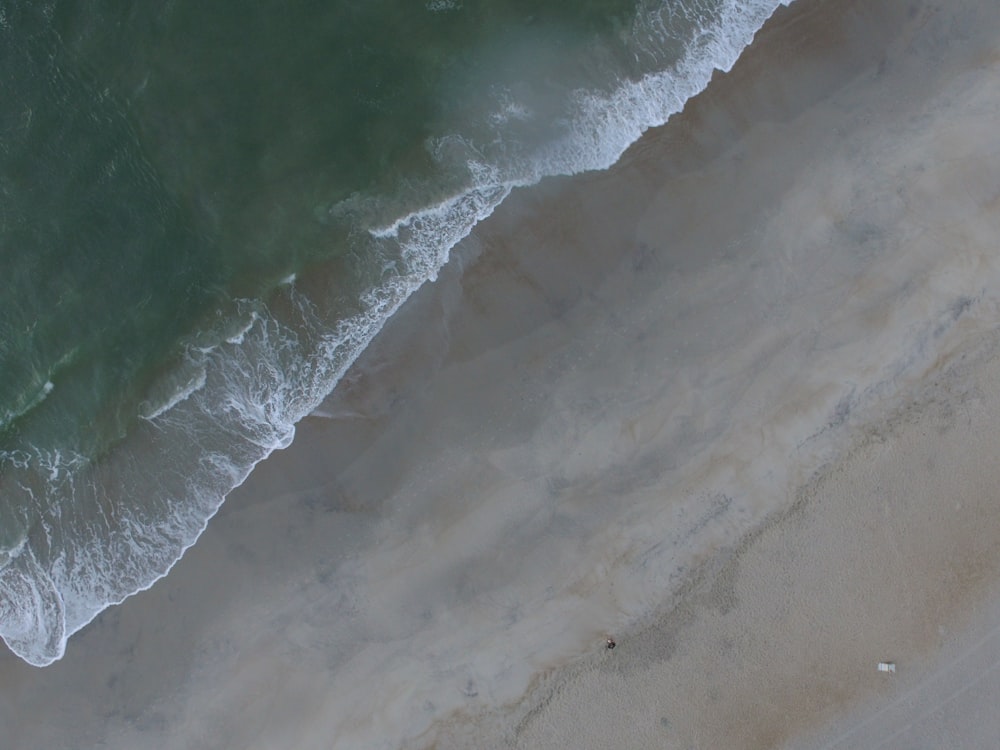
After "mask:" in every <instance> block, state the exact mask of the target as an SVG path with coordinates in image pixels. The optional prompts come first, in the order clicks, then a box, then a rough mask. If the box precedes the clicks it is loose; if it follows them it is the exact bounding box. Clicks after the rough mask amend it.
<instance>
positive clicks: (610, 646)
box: [607, 635, 618, 651]
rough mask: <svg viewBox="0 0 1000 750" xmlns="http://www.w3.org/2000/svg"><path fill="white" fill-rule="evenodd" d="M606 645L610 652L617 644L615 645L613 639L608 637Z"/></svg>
mask: <svg viewBox="0 0 1000 750" xmlns="http://www.w3.org/2000/svg"><path fill="white" fill-rule="evenodd" d="M607 644H608V650H609V651H610V650H611V649H613V648H614V647H615V646H617V645H618V644H617V643H615V639H614V638H612V637H611V636H610V635H609V636H608V640H607Z"/></svg>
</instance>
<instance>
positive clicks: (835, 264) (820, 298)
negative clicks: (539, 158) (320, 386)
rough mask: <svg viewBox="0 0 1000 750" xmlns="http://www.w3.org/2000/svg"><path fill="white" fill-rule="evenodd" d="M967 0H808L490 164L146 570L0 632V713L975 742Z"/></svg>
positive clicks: (76, 718)
mask: <svg viewBox="0 0 1000 750" xmlns="http://www.w3.org/2000/svg"><path fill="white" fill-rule="evenodd" d="M994 6H995V3H992V2H991V1H990V0H955V2H949V3H947V4H941V5H940V6H938V5H937V4H935V3H932V2H925V1H923V0H908V1H906V2H904V1H902V0H886V1H885V2H878V3H871V2H864V1H862V0H799V1H798V2H797V3H795V4H794V5H793V6H792V7H791V8H790V9H788V10H783V11H781V12H779V14H777V16H776V17H775V19H773V20H772V22H771V23H769V24H768V26H767V27H765V29H764V30H763V31H762V33H761V34H760V36H759V38H758V40H757V41H756V42H755V44H754V45H753V47H752V48H751V49H750V50H748V52H747V53H746V54H745V55H744V57H743V58H741V60H740V62H739V63H738V64H737V66H736V67H735V68H734V70H733V71H732V72H731V73H730V74H728V75H725V76H722V75H720V76H718V77H717V79H716V80H715V81H713V83H712V85H711V86H710V87H709V89H708V90H707V91H706V92H705V93H704V94H703V95H702V96H700V97H698V98H697V99H696V100H694V101H692V102H691V103H689V106H688V107H687V108H686V110H685V112H684V114H683V115H682V116H680V117H677V118H675V119H674V120H672V121H671V122H670V123H668V125H667V126H666V127H664V128H662V129H660V130H658V131H656V132H652V133H650V134H648V135H647V137H645V138H644V139H643V140H642V141H641V142H640V143H639V144H637V145H636V146H635V147H634V148H633V149H631V150H630V151H629V153H628V154H626V156H625V157H624V158H623V160H622V162H621V163H620V164H619V165H618V166H616V167H615V168H614V169H612V170H609V171H608V172H606V173H601V174H594V175H587V176H582V177H579V178H574V179H571V180H552V181H548V182H546V183H544V184H542V185H540V186H537V187H536V188H533V189H531V190H526V191H520V192H518V193H516V194H515V195H513V196H512V197H511V198H510V199H509V200H508V202H507V203H505V204H504V206H503V207H502V208H501V210H500V211H498V212H497V214H496V215H494V216H493V217H491V219H490V220H488V221H486V222H485V223H484V224H483V225H482V226H481V227H479V228H478V229H477V230H476V232H475V233H474V234H473V235H472V236H471V237H470V238H469V239H468V240H467V241H466V242H464V243H463V244H462V245H461V246H460V247H459V248H458V249H457V250H456V252H455V254H454V257H453V261H452V262H451V263H450V264H449V266H448V267H447V268H446V269H445V271H444V272H443V273H442V274H441V277H440V279H439V280H438V281H437V282H436V283H435V284H432V285H428V286H427V287H425V288H424V289H423V290H421V291H420V292H419V293H418V294H417V295H415V296H414V298H413V299H412V300H411V301H410V302H408V303H407V305H406V306H405V307H404V309H403V310H401V311H400V313H399V314H398V315H397V316H396V317H395V318H394V319H393V321H391V323H390V325H389V326H387V328H386V330H385V331H384V332H383V335H381V336H380V337H379V338H378V339H377V341H376V342H375V343H374V344H373V345H372V347H371V348H370V349H369V350H368V351H367V352H366V353H365V355H364V357H363V358H362V360H361V361H359V362H358V364H357V366H356V367H355V368H354V369H353V370H352V372H351V373H350V374H349V376H348V378H347V379H346V380H345V382H344V383H342V387H340V388H338V390H337V392H336V393H335V394H334V395H333V396H332V397H331V398H330V399H328V401H327V403H326V404H324V406H323V407H322V408H321V409H320V410H318V412H317V414H316V416H314V417H312V418H310V419H308V420H305V421H304V422H303V423H302V424H301V425H300V429H299V434H298V437H297V439H296V441H295V443H294V444H293V446H292V447H291V448H290V449H288V450H287V451H284V452H282V453H280V454H276V455H275V456H273V457H272V458H271V459H269V460H268V461H267V462H265V463H264V464H262V465H261V466H260V467H259V468H258V470H257V471H256V472H255V473H254V474H253V476H252V477H251V478H250V480H248V482H247V483H246V484H245V485H244V486H243V487H242V488H240V489H239V490H238V491H236V492H234V493H233V495H232V497H231V498H230V499H229V500H228V501H227V504H226V506H225V507H224V509H223V511H222V512H221V513H220V514H219V516H218V517H217V518H216V519H214V520H213V522H212V523H211V524H210V526H209V528H208V530H207V531H206V533H205V535H204V536H203V537H202V539H201V540H200V541H199V543H198V544H197V545H196V546H195V547H194V548H193V549H192V550H191V551H190V552H189V553H188V554H187V556H186V557H185V558H184V559H183V560H182V561H181V562H180V563H179V564H178V565H177V566H176V568H175V569H174V571H173V572H172V573H171V575H170V576H168V577H167V578H166V579H165V580H164V581H162V582H161V583H159V584H157V585H156V586H155V587H154V588H153V589H151V590H150V591H148V592H144V593H143V594H140V595H138V596H135V597H133V598H131V599H129V600H128V601H126V602H125V603H124V604H123V605H122V606H120V607H117V608H114V609H112V610H109V611H108V612H106V613H104V614H103V615H102V616H101V617H100V618H99V619H98V620H97V621H95V622H94V623H93V624H92V625H91V626H89V627H88V628H86V629H85V630H84V631H83V632H82V633H80V634H79V635H78V636H76V637H75V638H74V639H73V640H72V641H71V642H70V644H69V647H68V650H67V655H66V657H65V658H64V659H63V660H62V661H61V662H59V663H57V664H55V665H54V666H52V667H49V668H47V669H44V670H37V669H33V668H31V667H28V666H26V665H24V664H23V663H22V662H20V661H18V660H17V659H16V658H14V657H13V656H10V655H4V656H3V657H0V689H2V691H3V700H2V701H0V726H2V728H3V737H4V746H10V747H16V748H19V749H20V748H24V749H26V750H33V749H35V748H38V750H42V749H43V748H44V749H45V750H58V749H59V748H90V747H102V748H122V749H125V748H128V749H129V750H142V749H143V748H193V747H197V748H248V749H249V748H255V749H256V748H260V749H263V748H309V749H311V748H396V747H408V748H421V747H430V746H432V745H433V746H437V747H439V748H451V747H461V748H469V747H475V748H489V747H521V748H545V747H559V748H563V747H573V748H609V747H623V748H624V747H627V748H645V747H649V748H653V747H655V748H713V749H714V748H771V747H808V748H826V747H829V748H847V747H859V748H862V747H863V748H873V747H885V748H890V747H900V748H904V747H905V748H913V747H923V746H926V747H942V746H947V747H988V746H992V744H995V743H993V739H994V738H995V737H997V736H1000V726H998V719H997V717H996V714H995V712H994V711H992V710H990V709H991V705H992V704H994V703H995V701H996V699H997V697H998V696H1000V680H998V678H997V676H996V673H994V672H993V671H991V670H992V668H993V666H994V665H995V664H996V663H1000V634H994V628H996V627H997V626H998V624H1000V504H998V503H997V502H996V501H997V491H996V489H995V488H996V487H998V486H1000V484H998V482H997V479H1000V476H997V475H998V474H1000V463H998V462H997V461H995V460H994V456H995V454H996V450H997V446H998V441H997V440H996V439H995V438H994V436H993V434H992V429H991V428H992V426H993V425H995V424H998V419H1000V342H998V340H997V336H996V334H995V329H996V324H997V322H998V320H1000V304H998V303H1000V259H998V253H997V243H998V240H997V238H998V237H1000V210H998V208H1000V206H998V201H1000V136H998V135H997V129H996V122H997V121H998V109H1000V75H998V73H1000V23H998V22H1000V8H996V7H994ZM608 633H613V634H614V635H615V636H616V637H617V639H618V644H619V645H618V648H616V649H615V650H614V651H607V650H605V649H603V648H602V645H603V641H604V637H605V635H606V634H608ZM880 659H891V660H894V661H896V662H897V663H898V664H899V672H897V674H896V675H894V676H892V677H888V676H886V675H882V674H879V673H877V672H876V670H875V664H876V663H877V661H879V660H880ZM991 702H992V703H991ZM880 743H881V744H880ZM921 743H923V744H921Z"/></svg>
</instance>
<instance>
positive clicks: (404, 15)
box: [0, 0, 777, 665]
mask: <svg viewBox="0 0 1000 750" xmlns="http://www.w3.org/2000/svg"><path fill="white" fill-rule="evenodd" d="M776 5H777V1H776V0H690V1H685V2H681V1H680V0H579V2H575V3H566V2H563V1H562V0H532V1H529V0H480V1H479V2H472V1H471V0H329V1H327V2H307V1H306V0H294V1H292V2H288V1H287V0H285V1H283V2H277V0H261V2H254V3H240V4H233V3H212V2H201V1H195V0H164V1H162V2H155V1H154V2H141V3H140V2H127V1H120V2H112V1H111V0H90V1H87V0H76V1H74V2H56V1H54V0H53V1H50V2H34V1H33V2H22V1H20V0H0V70H2V71H3V73H2V75H0V261H2V268H3V274H2V275H0V635H2V636H3V638H4V639H5V641H6V642H7V643H8V645H10V646H11V647H12V648H13V649H14V650H15V652H16V653H18V654H19V655H21V656H22V657H23V658H25V659H27V660H28V661H29V662H31V663H33V664H39V665H42V664H47V663H49V662H51V661H52V660H54V659H56V658H59V656H61V654H62V652H63V649H64V648H65V642H66V638H67V637H68V636H69V635H71V634H72V633H73V632H75V631H76V630H78V629H79V628H80V627H82V625H84V624H86V623H87V622H89V620H90V619H92V618H93V617H94V616H95V614H96V613H98V612H99V611H101V610H102V609H103V608H104V607H106V606H108V605H109V604H112V603H114V602H117V601H120V600H121V599H122V598H124V597H125V596H128V595H130V594H131V593H134V592H135V591H137V590H140V589H142V588H145V587H147V586H148V585H150V584H151V583H152V582H153V581H155V580H156V579H157V578H158V577H160V576H162V575H164V574H165V573H166V572H167V571H168V570H169V568H170V566H171V565H172V564H173V563H174V562H175V561H176V560H177V559H178V557H179V556H180V555H181V554H182V553H183V551H184V549H186V548H187V547H188V546H190V544H192V543H193V542H194V541H195V539H197V537H198V535H199V534H200V533H201V530H202V529H203V528H204V524H205V523H206V522H207V520H208V519H209V518H210V517H211V515H212V514H213V513H214V512H215V510H216V509H217V508H218V506H219V504H220V503H221V502H222V499H223V498H224V497H225V494H226V493H227V492H228V491H229V490H230V489H231V488H232V487H233V486H235V485H237V484H239V482H241V481H242V480H243V479H244V478H245V476H246V475H247V473H248V472H249V471H250V470H251V469H252V468H253V466H254V464H256V463H257V462H258V461H260V460H261V459H262V458H264V457H265V456H266V455H267V454H268V453H269V452H270V451H271V450H273V449H275V448H276V447H280V446H282V445H285V444H287V442H288V441H289V440H290V439H291V437H292V435H293V433H294V424H295V422H296V421H298V420H299V419H301V418H302V417H303V416H304V415H305V414H307V413H308V412H309V410H310V409H312V408H314V407H315V405H316V404H317V403H318V402H319V400H321V399H322V398H323V397H324V396H325V395H326V394H327V393H328V392H329V390H330V389H331V388H333V387H334V385H335V384H336V381H337V379H338V378H339V377H340V375H341V374H342V373H343V371H344V369H345V368H346V367H347V366H348V365H349V364H350V362H351V361H353V359H354V358H355V357H356V356H357V354H358V352H359V351H360V350H361V349H362V348H363V347H364V346H365V345H366V344H367V342H368V341H369V340H370V339H371V337H372V336H373V335H374V334H375V333H376V332H377V330H378V328H379V327H380V326H381V324H382V323H383V322H384V320H385V319H386V318H387V317H388V316H389V315H391V314H392V312H393V311H394V310H395V309H396V308H397V307H398V306H399V305H400V304H401V303H402V302H403V301H404V300H405V298H406V297H407V296H408V295H409V294H410V293H412V291H413V290H414V289H415V288H417V287H418V286H419V285H420V284H421V283H423V282H424V281H425V280H426V279H428V278H432V277H433V276H434V275H435V274H436V272H437V270H438V269H439V268H440V266H441V265H442V264H443V263H444V262H445V261H446V259H447V254H448V251H449V249H450V248H451V247H452V246H453V245H454V244H455V242H457V241H458V240H459V239H461V237H462V236H464V235H465V234H466V233H467V232H468V231H469V229H470V228H471V227H472V226H473V225H474V224H475V222H476V221H478V220H480V219H481V218H483V217H485V216H487V215H488V214H489V213H490V212H491V211H492V210H493V208H495V206H496V205H497V204H498V203H499V202H500V201H502V200H503V198H504V197H505V196H506V195H507V193H509V191H510V190H511V189H513V188H514V187H517V186H521V185H531V184H533V183H534V182H537V181H538V180H539V179H542V178H543V177H545V176H546V175H551V174H571V173H574V172H578V171H582V170H586V169H595V168H604V167H607V166H608V165H610V164H611V163H612V162H613V161H614V160H615V159H616V158H617V156H618V155H619V154H620V153H621V151H622V150H623V149H624V148H625V147H627V146H628V144H629V143H631V142H632V141H634V140H635V138H636V137H638V135H639V133H641V132H642V130H643V129H645V128H646V127H649V126H650V125H656V124H660V123H662V122H663V121H664V120H665V119H666V117H668V116H669V114H670V113H672V112H674V111H677V110H678V109H679V108H680V106H682V105H683V102H684V100H685V99H686V98H687V97H688V96H690V95H692V94H693V93H696V92H697V91H698V90H700V88H701V87H703V86H704V85H705V82H707V79H708V75H710V73H711V70H712V69H713V67H715V66H722V67H727V66H728V65H729V64H731V63H732V61H733V60H734V59H735V56H736V55H737V54H738V53H739V51H740V50H741V49H742V48H743V47H744V46H745V45H746V44H747V43H748V42H749V39H750V36H751V35H752V33H753V31H755V30H756V28H758V27H759V25H760V24H761V23H762V22H763V20H764V19H766V17H767V16H768V15H770V13H771V12H772V11H773V9H774V7H775V6H776Z"/></svg>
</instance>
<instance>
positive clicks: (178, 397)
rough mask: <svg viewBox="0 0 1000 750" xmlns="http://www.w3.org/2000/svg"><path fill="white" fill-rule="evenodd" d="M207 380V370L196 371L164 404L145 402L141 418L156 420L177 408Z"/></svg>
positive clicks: (140, 410)
mask: <svg viewBox="0 0 1000 750" xmlns="http://www.w3.org/2000/svg"><path fill="white" fill-rule="evenodd" d="M240 340H242V336H240V338H239V339H237V341H240ZM205 378H206V373H205V370H204V369H201V368H198V369H196V370H195V372H194V373H192V374H191V376H190V377H189V378H188V379H187V381H186V382H184V383H182V384H181V386H180V387H179V388H178V389H177V390H176V391H174V392H173V393H171V394H170V395H169V396H168V397H167V399H166V400H165V401H163V402H162V403H159V404H157V403H150V402H149V401H145V402H143V403H142V405H141V406H140V407H139V416H140V417H142V418H143V419H146V420H154V419H156V418H157V417H159V416H160V415H161V414H163V413H165V412H167V411H169V410H170V409H173V408H174V407H175V406H177V404H179V403H180V402H181V401H183V400H184V399H186V398H188V397H189V396H190V395H191V394H192V393H194V392H195V391H197V390H200V389H201V388H204V387H205Z"/></svg>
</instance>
